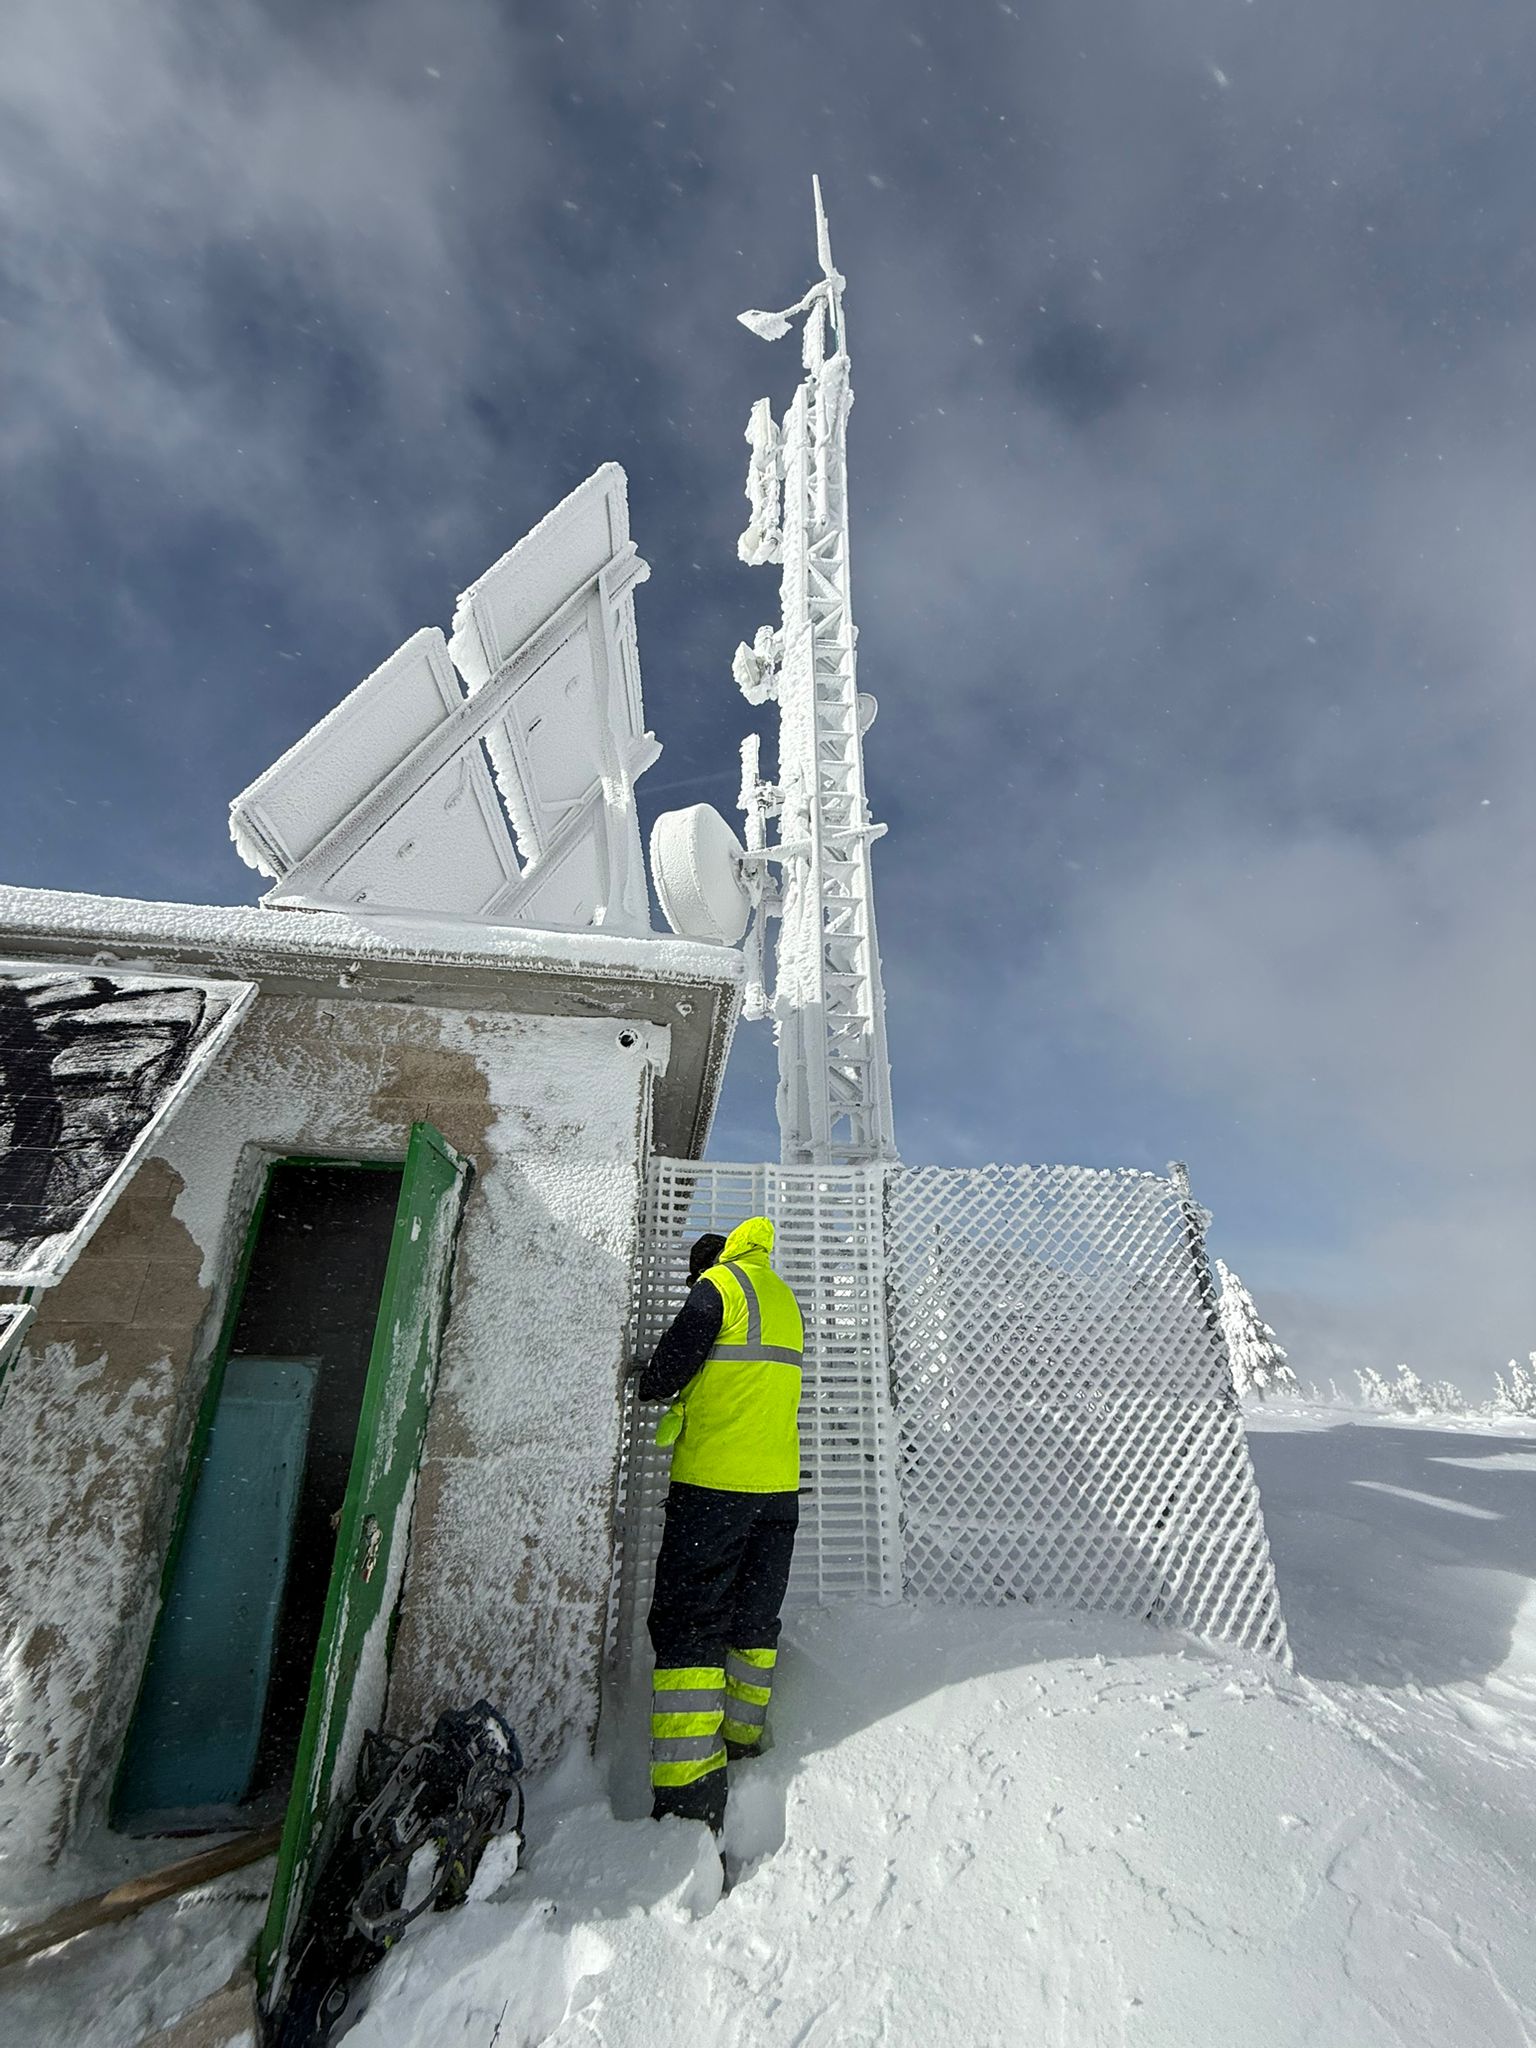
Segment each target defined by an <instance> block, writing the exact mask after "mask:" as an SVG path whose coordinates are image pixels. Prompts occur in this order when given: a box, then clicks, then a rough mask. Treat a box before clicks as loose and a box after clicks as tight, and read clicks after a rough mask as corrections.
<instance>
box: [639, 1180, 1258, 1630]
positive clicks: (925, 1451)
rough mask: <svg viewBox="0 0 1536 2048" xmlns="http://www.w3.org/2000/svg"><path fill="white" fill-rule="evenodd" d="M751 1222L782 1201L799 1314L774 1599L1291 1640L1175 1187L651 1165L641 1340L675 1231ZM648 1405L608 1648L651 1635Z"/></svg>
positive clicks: (664, 1457)
mask: <svg viewBox="0 0 1536 2048" xmlns="http://www.w3.org/2000/svg"><path fill="white" fill-rule="evenodd" d="M752 1215H767V1216H771V1217H772V1218H773V1221H774V1224H775V1226H776V1229H777V1233H778V1243H777V1249H776V1252H775V1261H774V1262H775V1264H776V1265H777V1267H778V1269H779V1271H780V1272H781V1273H782V1274H783V1275H784V1277H785V1279H786V1280H787V1281H788V1282H789V1284H790V1285H791V1286H792V1287H793V1288H794V1290H795V1293H796V1295H797V1297H798V1298H799V1301H800V1305H801V1308H802V1311H803V1313H804V1315H805V1322H806V1360H805V1396H804V1403H803V1407H802V1412H801V1434H802V1443H803V1451H804V1472H803V1489H804V1491H803V1498H802V1502H801V1533H800V1538H799V1542H798V1544H797V1547H796V1557H795V1575H794V1579H793V1581H792V1584H791V1597H792V1598H801V1599H811V1600H823V1601H834V1600H843V1599H889V1598H893V1597H895V1596H896V1595H897V1594H898V1593H899V1592H900V1591H902V1590H903V1589H905V1590H906V1591H907V1592H909V1593H911V1594H913V1595H915V1596H918V1597H926V1598H930V1599H937V1600H949V1601H1008V1600H1039V1601H1042V1602H1049V1603H1055V1604H1060V1605H1064V1606H1072V1607H1079V1608H1098V1609H1107V1610H1109V1611H1111V1612H1115V1613H1121V1614H1128V1615H1134V1616H1138V1617H1145V1618H1149V1619H1155V1620H1160V1621H1163V1622H1166V1623H1168V1624H1170V1625H1173V1626H1176V1627H1183V1628H1188V1629H1191V1630H1194V1631H1196V1632H1198V1633H1200V1634H1203V1635H1206V1636H1209V1637H1212V1638H1214V1639H1217V1640H1221V1641H1225V1642H1230V1643H1234V1644H1237V1645H1240V1646H1242V1647H1244V1648H1247V1649H1252V1650H1257V1651H1259V1652H1261V1653H1265V1654H1269V1655H1273V1656H1278V1657H1282V1658H1283V1657H1284V1656H1285V1655H1286V1654H1287V1652H1286V1645H1285V1630H1284V1624H1283V1622H1282V1620H1281V1616H1280V1608H1279V1601H1278V1597H1277V1595H1276V1590H1275V1582H1274V1574H1273V1570H1272V1568H1271V1565H1270V1559H1269V1550H1268V1545H1267V1543H1266V1541H1265V1537H1264V1528H1263V1522H1262V1518H1261V1516H1260V1512H1259V1501H1258V1491H1257V1487H1256V1485H1255V1483H1254V1478H1253V1472H1252V1468H1251V1466H1250V1464H1249V1460H1248V1450H1247V1444H1246V1441H1245V1438H1244V1435H1243V1428H1242V1421H1241V1417H1240V1415H1239V1413H1238V1410H1237V1407H1236V1403H1235V1400H1234V1398H1233V1395H1232V1389H1231V1377H1230V1373H1229V1370H1228V1366H1227V1360H1226V1354H1225V1351H1224V1349H1223V1346H1222V1342H1221V1337H1220V1333H1219V1330H1218V1328H1217V1325H1216V1320H1215V1304H1214V1299H1213V1297H1212V1295H1211V1291H1210V1279H1209V1274H1208V1272H1207V1270H1206V1265H1205V1254H1204V1247H1203V1244H1202V1240H1201V1217H1200V1213H1199V1211H1198V1210H1196V1209H1195V1208H1194V1206H1193V1204H1192V1203H1191V1202H1190V1201H1189V1199H1188V1194H1187V1190H1185V1189H1181V1188H1180V1187H1179V1186H1178V1185H1176V1184H1175V1183H1174V1182H1173V1181H1171V1180H1164V1179H1161V1178H1159V1177H1157V1176H1155V1175H1152V1174H1143V1173H1117V1172H1095V1171H1091V1170H1088V1169H1086V1168H1077V1167H1052V1168H1034V1167H990V1168H983V1169H977V1170H973V1171H971V1170H955V1169H949V1168H942V1167H918V1168H904V1167H893V1168H887V1169H881V1168H878V1167H868V1168H834V1169H818V1168H813V1167H780V1166H767V1165H763V1166H727V1165H717V1164H715V1163H713V1162H708V1163H705V1162H700V1161H697V1160H670V1159H658V1160H655V1161H653V1162H652V1167H651V1173H650V1179H649V1184H648V1187H647V1192H646V1201H645V1211H644V1215H643V1218H642V1228H641V1231H640V1270H639V1274H638V1286H637V1289H636V1321H635V1330H634V1341H635V1346H636V1351H637V1355H639V1356H642V1357H645V1356H648V1355H649V1353H650V1351H651V1349H652V1348H653V1347H654V1345H655V1343H656V1341H657V1339H658V1337H659V1336H660V1334H661V1332H662V1331H663V1330H664V1329H665V1327H666V1325H667V1323H668V1321H669V1320H670V1319H671V1317H672V1316H673V1315H674V1314H675V1313H676V1311H677V1309H678V1308H679V1307H680V1306H681V1304H682V1301H683V1297H684V1294H685V1292H686V1287H687V1279H686V1275H687V1259H688V1248H689V1246H690V1245H691V1244H692V1242H693V1240H694V1239H695V1238H696V1237H697V1236H699V1235H700V1233H701V1232H703V1231H706V1230H718V1231H720V1232H722V1233H726V1232H729V1231H730V1230H731V1229H732V1228H733V1227H734V1226H735V1225H736V1224H737V1223H739V1222H741V1221H742V1220H743V1218H745V1217H747V1216H752ZM893 1396H894V1412H893ZM660 1412H661V1411H660V1410H659V1409H657V1408H655V1407H645V1406H642V1405H641V1404H640V1403H639V1402H637V1401H635V1400H634V1399H633V1396H632V1395H631V1399H630V1413H629V1415H628V1417H627V1419H626V1430H625V1453H624V1458H623V1463H622V1467H621V1472H620V1489H619V1526H620V1544H621V1556H620V1570H619V1572H618V1574H617V1576H616V1582H615V1596H614V1611H613V1613H612V1615H611V1617H610V1620H611V1624H612V1626H611V1630H610V1641H611V1643H612V1645H613V1647H614V1649H615V1651H616V1653H617V1654H618V1655H619V1656H620V1657H621V1658H624V1657H626V1656H627V1655H628V1653H629V1651H630V1650H631V1649H632V1648H639V1647H641V1646H643V1643H644V1618H645V1612H646V1608H647V1607H648V1605H649V1602H650V1595H651V1584H652V1577H653V1572H654V1566H655V1559H656V1549H657V1545H658V1543H659V1541H660V1533H661V1509H662V1503H663V1501H664V1500H665V1497H666V1490H667V1470H668V1465H669V1463H670V1452H669V1451H666V1450H658V1449H657V1448H656V1446H655V1444H654V1442H653V1441H652V1438H653V1435H654V1431H655V1425H656V1421H657V1419H658V1417H659V1414H660ZM903 1551H904V1558H903Z"/></svg>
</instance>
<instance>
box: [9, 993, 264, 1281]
mask: <svg viewBox="0 0 1536 2048" xmlns="http://www.w3.org/2000/svg"><path fill="white" fill-rule="evenodd" d="M251 994H252V984H251V983H249V982H243V981H195V980H190V979H183V978H180V977H177V978H174V979H173V978H169V977H166V976H163V975H153V974H119V973H117V972H115V971H114V972H112V973H103V972H98V971H97V970H95V969H90V968H82V969H52V968H47V969H39V968H37V967H36V966H32V965H28V964H26V963H24V962H0V1286H9V1287H49V1286H52V1285H53V1283H54V1282H55V1281H57V1280H59V1279H61V1278H62V1277H63V1275H64V1273H65V1272H66V1271H67V1270H68V1268H69V1266H70V1265H71V1263H72V1262H73V1260H74V1258H75V1256H76V1254H77V1253H78V1252H79V1250H80V1248H81V1246H82V1245H83V1244H84V1243H85V1241H86V1239H87V1238H88V1237H89V1236H90V1234H91V1232H92V1230H94V1229H95V1227H96V1225H97V1223H99V1222H100V1220H101V1218H102V1217H103V1216H104V1215H105V1214H106V1212H107V1210H108V1209H109V1208H110V1206H111V1204H112V1202H113V1200H114V1198H115V1197H116V1195H117V1194H118V1192H119V1191H120V1190H121V1188H122V1187H123V1185H124V1183H125V1182H126V1180H127V1178H128V1176H129V1174H130V1173H131V1172H132V1171H133V1168H134V1167H135V1166H136V1165H137V1163H138V1161H139V1160H140V1159H141V1158H142V1157H143V1155H144V1153H145V1151H146V1150H147V1149H148V1146H149V1143H150V1140H151V1139H152V1138H153V1136H154V1135H155V1133H156V1131H157V1130H159V1128H160V1127H161V1126H162V1125H163V1124H164V1122H165V1120H166V1118H167V1117H168V1116H169V1115H170V1113H171V1111H172V1109H173V1108H174V1107H175V1105H176V1104H177V1102H179V1101H180V1099H181V1097H182V1096H183V1095H184V1094H185V1093H186V1091H187V1090H188V1089H189V1088H190V1087H191V1086H192V1084H193V1082H194V1080H195V1079H196V1077H197V1074H198V1073H199V1071H200V1070H201V1069H202V1068H203V1066H204V1065H205V1064H206V1063H207V1061H208V1060H209V1059H210V1058H211V1057H212V1055H213V1054H214V1052H215V1051H216V1050H217V1048H218V1047H219V1046H220V1045H222V1044H223V1042H224V1040H225V1039H226V1038H227V1037H228V1035H229V1033H230V1032H231V1031H232V1030H233V1029H234V1026H235V1024H236V1022H237V1021H238V1019H239V1017H240V1015H241V1013H242V1012H243V1010H244V1009H245V1006H246V1004H247V1003H248V1002H249V1000H250V997H251Z"/></svg>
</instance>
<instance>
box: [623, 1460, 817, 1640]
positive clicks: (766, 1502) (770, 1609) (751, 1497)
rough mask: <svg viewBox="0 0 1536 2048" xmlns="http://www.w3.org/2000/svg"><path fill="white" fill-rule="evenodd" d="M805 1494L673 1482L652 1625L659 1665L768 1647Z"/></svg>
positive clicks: (774, 1637)
mask: <svg viewBox="0 0 1536 2048" xmlns="http://www.w3.org/2000/svg"><path fill="white" fill-rule="evenodd" d="M799 1521H800V1496H799V1495H798V1494H795V1493H722V1492H719V1491H717V1489H716V1488H714V1487H712V1486H679V1485H674V1486H673V1488H672V1490H671V1492H670V1493H669V1494H668V1495H667V1519H666V1528H665V1530H664V1532H663V1535H662V1539H661V1554H660V1555H659V1556H658V1558H657V1560H656V1590H655V1592H654V1593H653V1595H652V1597H651V1612H650V1619H649V1622H648V1624H647V1625H648V1627H649V1629H650V1636H651V1647H652V1648H653V1649H654V1650H655V1652H656V1662H657V1663H658V1664H660V1665H681V1664H723V1663H724V1662H725V1653H726V1651H727V1650H746V1649H752V1650H771V1649H772V1648H773V1646H774V1645H775V1644H776V1643H777V1642H778V1640H779V1609H780V1608H781V1607H782V1606H783V1604H784V1593H785V1590H786V1588H787V1587H788V1585H789V1566H790V1559H791V1558H792V1557H793V1555H794V1550H795V1529H796V1527H797V1526H798V1524H799Z"/></svg>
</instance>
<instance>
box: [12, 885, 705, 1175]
mask: <svg viewBox="0 0 1536 2048" xmlns="http://www.w3.org/2000/svg"><path fill="white" fill-rule="evenodd" d="M0 955H4V956H8V957H11V958H19V959H28V960H39V961H42V960H48V961H61V962H67V963H70V964H74V965H101V966H114V967H119V968H132V967H142V968H145V969H147V970H149V971H151V972H155V971H159V972H163V971H165V970H166V969H167V968H176V969H181V970H184V971H185V970H188V969H196V970H198V971H200V972H203V973H210V972H211V973H214V974H225V975H230V976H234V977H238V978H240V979H243V980H248V981H254V982H256V983H257V984H258V986H259V987H260V988H262V989H264V990H266V991H268V992H274V993H283V992H286V993H308V994H315V995H320V994H327V995H331V996H337V995H343V996H355V997H367V998H371V999H373V1000H375V1001H391V1000H395V1001H414V1002H421V1001H423V1000H426V1001H431V1002H434V1003H441V1004H443V1005H446V1006H448V1007H454V1008H462V1009H477V1008H478V1009H486V1010H501V1011H507V1010H510V1011H521V1012H524V1013H527V1014H529V1015H535V1016H573V1017H591V1016H611V1017H618V1018H633V1019H637V1020H641V1021H644V1022H647V1023H655V1024H662V1025H665V1026H667V1027H668V1029H669V1030H670V1032H671V1040H672V1056H671V1059H670V1060H669V1062H668V1066H667V1071H666V1073H665V1075H663V1076H662V1077H660V1079H659V1080H658V1083H657V1091H656V1103H655V1135H656V1143H657V1145H658V1147H659V1148H660V1149H661V1150H662V1151H665V1152H669V1153H672V1154H674V1155H675V1156H679V1157H684V1158H686V1157H690V1156H692V1155H693V1154H694V1153H696V1152H697V1151H698V1150H699V1149H701V1148H702V1145H703V1142H704V1138H705V1135H706V1134H707V1131H708V1126H709V1120H710V1117H711V1116H712V1114H713V1110H714V1103H715V1097H716V1095H717V1093H718V1090H719V1083H720V1075H721V1071H722V1069H723V1067H724V1063H725V1055H726V1052H727V1050H728V1048H729V1045H730V1037H731V1031H732V1028H733V1026H734V1023H735V1019H736V1012H737V1007H738V1003H739V1000H740V984H741V972H742V964H741V957H740V955H739V954H737V953H735V952H733V951H732V950H731V949H729V948H728V947H725V946H713V945H706V944H702V943H700V942H699V941H697V940H692V939H662V938H635V937H619V936H616V935H610V934H608V933H604V932H534V931H525V930H518V929H514V928H511V927H507V926H499V927H491V926H486V925H482V924H477V923H471V922H469V921H464V922H454V921H452V920H448V919H438V920H433V919H427V918H417V917H414V916H402V915H397V914H392V915H384V914H380V915H377V916H373V917H367V916H364V915H362V914H361V913H357V912H347V911H318V910H316V911H305V910H274V909H261V908H258V907H255V906H246V905H225V904H194V903H149V902H142V901H140V900H138V899H137V898H133V897H124V896H89V895H83V894H77V893H75V892H73V891H70V890H62V889H21V888H13V887H7V886H4V885H0Z"/></svg>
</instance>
